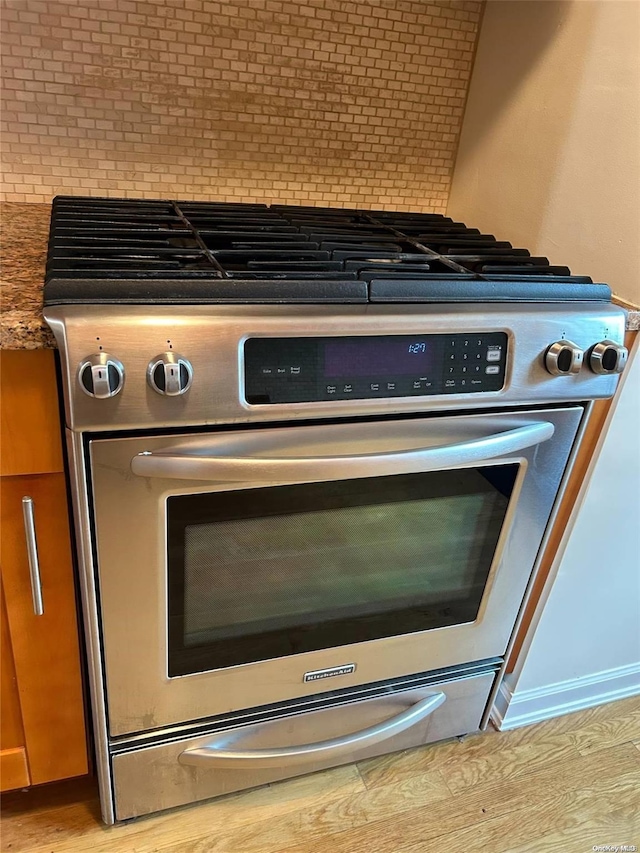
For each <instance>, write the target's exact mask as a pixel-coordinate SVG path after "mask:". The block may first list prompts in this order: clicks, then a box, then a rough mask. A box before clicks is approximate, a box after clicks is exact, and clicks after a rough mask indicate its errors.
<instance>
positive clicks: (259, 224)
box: [45, 196, 611, 305]
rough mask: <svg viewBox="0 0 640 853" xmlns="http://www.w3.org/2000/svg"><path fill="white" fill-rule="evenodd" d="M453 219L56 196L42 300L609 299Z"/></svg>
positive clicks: (586, 282) (596, 287)
mask: <svg viewBox="0 0 640 853" xmlns="http://www.w3.org/2000/svg"><path fill="white" fill-rule="evenodd" d="M610 296H611V293H610V290H609V288H608V287H607V286H606V285H603V284H593V282H592V281H591V279H590V278H587V277H582V276H572V275H571V273H570V270H569V269H568V268H567V267H563V266H553V265H551V264H550V263H549V261H548V259H547V258H545V257H535V256H532V255H531V254H530V253H529V252H528V251H527V249H523V248H517V247H516V248H514V247H513V246H512V245H511V243H508V242H506V241H502V240H496V238H495V237H494V236H493V235H492V234H482V233H481V232H480V231H479V230H478V229H477V228H467V227H466V226H465V225H464V224H463V223H462V222H455V221H454V220H453V219H451V218H450V217H448V216H441V215H439V214H433V213H399V212H391V211H365V210H350V209H344V208H319V207H300V206H293V205H271V206H267V205H263V204H230V203H222V202H221V203H217V202H176V201H144V200H133V199H96V198H79V197H71V196H59V197H57V198H56V199H55V200H54V202H53V210H52V217H51V233H50V237H49V253H48V258H47V271H46V285H45V304H48V305H51V304H60V303H68V302H81V303H82V302H84V303H88V302H114V301H115V302H120V301H122V302H138V303H147V302H196V303H200V302H218V301H225V302H228V301H233V302H273V301H275V302H442V301H446V302H451V301H464V302H482V301H512V300H517V301H527V302H532V301H553V300H557V301H565V300H590V301H593V300H596V301H609V299H610Z"/></svg>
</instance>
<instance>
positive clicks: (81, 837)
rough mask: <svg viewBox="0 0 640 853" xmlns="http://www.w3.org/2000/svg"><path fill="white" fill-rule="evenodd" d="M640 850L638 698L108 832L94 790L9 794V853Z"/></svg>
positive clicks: (79, 786) (71, 787) (5, 832)
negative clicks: (608, 847) (607, 847)
mask: <svg viewBox="0 0 640 853" xmlns="http://www.w3.org/2000/svg"><path fill="white" fill-rule="evenodd" d="M623 844H626V845H634V844H635V845H636V846H637V847H638V849H640V697H635V698H631V699H626V700H623V701H621V702H615V703H613V704H610V705H603V706H600V707H598V708H594V709H591V710H588V711H582V712H580V713H577V714H571V715H569V716H565V717H560V718H556V719H555V720H550V721H548V722H546V723H540V724H538V725H535V726H529V727H527V728H522V729H516V730H515V731H512V732H496V731H493V730H490V731H487V732H485V733H483V734H479V735H473V736H470V737H467V738H465V739H463V740H462V741H460V740H454V741H447V742H444V743H440V744H435V745H431V746H426V747H421V748H419V749H414V750H410V751H407V752H403V753H397V754H395V755H391V756H385V757H383V758H375V759H371V760H368V761H362V762H360V763H359V764H357V765H350V766H347V767H340V768H337V769H335V770H329V771H325V772H323V773H318V774H315V775H313V776H307V777H304V778H302V779H295V780H291V781H288V782H280V783H278V784H275V785H271V786H268V787H265V788H260V789H257V790H254V791H248V792H245V793H242V794H233V795H230V796H227V797H225V798H222V799H219V800H211V801H208V802H206V803H200V804H198V805H194V806H189V807H185V808H180V809H174V810H172V811H170V812H165V813H163V814H160V815H156V816H153V817H148V818H142V819H139V820H137V821H132V822H130V823H128V824H124V825H121V826H115V827H110V828H107V827H104V826H103V825H102V824H101V823H100V818H99V807H98V801H97V795H96V790H95V784H94V782H93V780H87V779H84V780H78V781H73V782H67V783H63V784H58V785H55V786H49V787H44V788H40V789H34V790H30V791H27V792H15V793H12V794H9V795H5V797H4V799H3V805H2V851H3V853H431V851H434V853H435V852H436V851H445V850H446V851H464V853H474V851H483V853H507V851H508V852H509V853H589V851H592V850H593V849H594V846H595V845H623Z"/></svg>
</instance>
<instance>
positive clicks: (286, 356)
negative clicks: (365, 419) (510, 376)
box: [243, 332, 508, 405]
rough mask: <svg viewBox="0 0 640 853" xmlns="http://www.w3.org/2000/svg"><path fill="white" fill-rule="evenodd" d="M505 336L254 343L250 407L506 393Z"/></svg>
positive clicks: (249, 348) (248, 351)
mask: <svg viewBox="0 0 640 853" xmlns="http://www.w3.org/2000/svg"><path fill="white" fill-rule="evenodd" d="M507 340H508V339H507V335H506V334H505V333H504V332H476V333H473V334H449V335H375V336H353V337H322V338H321V337H318V338H311V337H310V338H307V337H305V338H258V337H256V338H249V339H248V340H246V341H245V343H244V353H243V356H244V383H245V388H244V391H245V398H246V400H247V402H248V403H249V404H252V405H261V404H270V403H310V402H318V401H325V400H341V401H344V400H350V399H351V400H363V399H378V398H384V397H412V396H413V397H420V396H428V395H434V394H477V393H478V392H483V391H500V390H501V389H502V387H503V385H504V377H505V367H506V361H507Z"/></svg>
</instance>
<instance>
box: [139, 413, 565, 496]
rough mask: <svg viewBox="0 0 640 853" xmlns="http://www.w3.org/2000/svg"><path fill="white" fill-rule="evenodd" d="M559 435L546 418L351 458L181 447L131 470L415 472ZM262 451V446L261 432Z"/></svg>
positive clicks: (194, 473) (311, 476) (280, 475)
mask: <svg viewBox="0 0 640 853" xmlns="http://www.w3.org/2000/svg"><path fill="white" fill-rule="evenodd" d="M553 433H554V426H553V424H551V423H548V422H546V421H542V422H538V423H532V424H526V425H525V426H520V427H516V428H515V429H509V430H505V431H504V432H500V433H494V434H491V435H483V436H480V437H478V438H472V439H469V440H468V441H462V442H458V443H456V444H444V445H436V446H435V447H420V448H412V449H411V450H398V451H393V450H392V451H386V452H384V453H375V454H349V455H345V456H299V457H296V456H281V457H278V456H275V457H267V456H262V455H256V456H252V455H247V456H225V455H224V452H222V453H220V455H213V456H205V455H202V454H201V453H185V452H183V451H182V452H179V451H178V450H177V449H176V450H174V451H171V450H161V451H158V452H150V451H145V452H143V453H139V454H138V455H137V456H134V457H133V459H132V460H131V470H132V471H133V473H134V474H137V475H138V476H139V477H161V478H163V479H164V478H168V479H174V480H217V481H232V482H242V481H256V480H259V481H262V480H271V481H273V480H278V481H282V480H287V479H290V480H293V481H295V482H304V481H305V480H306V481H313V480H318V479H320V480H334V479H345V478H350V477H372V476H381V475H385V474H410V473H414V472H415V473H419V472H422V471H437V470H441V469H444V468H450V467H461V466H464V465H477V464H481V463H482V462H484V461H485V460H488V459H494V458H495V457H496V456H502V455H504V454H506V453H515V452H517V451H520V450H524V449H525V448H527V447H532V446H533V445H535V444H541V443H542V442H543V441H547V440H548V439H550V438H551V436H552V435H553ZM217 449H218V448H216V450H217ZM256 449H257V450H259V434H258V438H257V440H256ZM222 450H223V451H224V448H222Z"/></svg>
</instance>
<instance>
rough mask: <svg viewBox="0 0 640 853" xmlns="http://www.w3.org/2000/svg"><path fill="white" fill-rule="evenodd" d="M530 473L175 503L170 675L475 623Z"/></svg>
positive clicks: (422, 477)
mask: <svg viewBox="0 0 640 853" xmlns="http://www.w3.org/2000/svg"><path fill="white" fill-rule="evenodd" d="M517 473H518V466H517V465H503V466H492V467H483V468H477V469H460V470H453V471H446V472H441V471H439V472H434V473H425V474H409V475H399V476H392V477H375V478H366V479H357V480H343V481H339V482H338V481H336V482H328V483H310V484H305V485H294V486H278V487H272V488H261V489H248V490H242V491H231V492H218V493H207V494H198V495H186V496H175V497H170V498H169V499H168V501H167V519H168V554H169V559H168V571H169V662H168V663H169V675H170V676H177V675H185V674H188V673H192V672H201V671H205V670H209V669H218V668H221V667H228V666H234V665H237V664H244V663H249V662H251V661H259V660H267V659H270V658H277V657H282V656H285V655H293V654H299V653H301V652H308V651H312V650H316V649H324V648H331V647H334V646H342V645H347V644H349V643H359V642H362V641H365V640H373V639H378V638H381V637H391V636H395V635H398V634H407V633H412V632H414V631H424V630H427V629H431V628H442V627H444V626H447V625H454V624H461V623H465V622H473V621H474V619H475V618H476V616H477V614H478V609H479V606H480V601H481V599H482V595H483V592H484V588H485V585H486V582H487V577H488V574H489V570H490V568H491V563H492V560H493V556H494V553H495V549H496V545H497V542H498V538H499V536H500V531H501V529H502V525H503V523H504V519H505V514H506V512H507V508H508V505H509V499H510V496H511V493H512V491H513V488H514V484H515V480H516V476H517Z"/></svg>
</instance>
